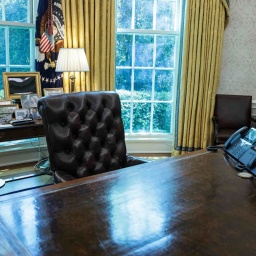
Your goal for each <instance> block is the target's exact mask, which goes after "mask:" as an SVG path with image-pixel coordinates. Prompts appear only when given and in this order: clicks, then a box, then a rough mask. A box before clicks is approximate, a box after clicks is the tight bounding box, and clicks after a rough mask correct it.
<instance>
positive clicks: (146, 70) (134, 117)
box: [115, 0, 180, 136]
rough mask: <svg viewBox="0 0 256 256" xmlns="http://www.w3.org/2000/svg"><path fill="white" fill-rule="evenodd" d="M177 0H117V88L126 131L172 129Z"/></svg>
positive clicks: (167, 131) (154, 133) (167, 132)
mask: <svg viewBox="0 0 256 256" xmlns="http://www.w3.org/2000/svg"><path fill="white" fill-rule="evenodd" d="M179 6H180V0H116V10H117V13H116V15H117V16H116V24H117V25H116V81H115V82H116V91H117V93H118V94H119V95H120V98H121V104H122V115H123V121H124V126H125V132H126V134H127V135H128V136H129V135H136V134H137V135H143V134H147V135H150V136H159V135H165V136H167V135H171V134H172V133H173V122H174V121H173V117H174V116H173V113H174V98H175V89H176V80H177V68H178V50H179V33H180V21H179V18H180V7H179Z"/></svg>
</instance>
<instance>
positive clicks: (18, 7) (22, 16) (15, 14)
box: [5, 0, 29, 22]
mask: <svg viewBox="0 0 256 256" xmlns="http://www.w3.org/2000/svg"><path fill="white" fill-rule="evenodd" d="M5 13H6V14H5V15H6V21H18V22H29V21H28V0H15V1H13V0H5Z"/></svg>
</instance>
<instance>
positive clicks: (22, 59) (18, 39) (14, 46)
mask: <svg viewBox="0 0 256 256" xmlns="http://www.w3.org/2000/svg"><path fill="white" fill-rule="evenodd" d="M24 46H25V47H24ZM29 46H30V32H29V29H18V28H10V64H11V65H29V61H30V47H29Z"/></svg>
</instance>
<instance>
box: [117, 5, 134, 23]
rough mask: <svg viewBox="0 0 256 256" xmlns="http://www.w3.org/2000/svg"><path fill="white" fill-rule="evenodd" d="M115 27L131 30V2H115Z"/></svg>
mask: <svg viewBox="0 0 256 256" xmlns="http://www.w3.org/2000/svg"><path fill="white" fill-rule="evenodd" d="M116 2H117V4H116V5H117V7H116V9H117V17H116V18H117V27H118V28H131V25H132V0H117V1H116Z"/></svg>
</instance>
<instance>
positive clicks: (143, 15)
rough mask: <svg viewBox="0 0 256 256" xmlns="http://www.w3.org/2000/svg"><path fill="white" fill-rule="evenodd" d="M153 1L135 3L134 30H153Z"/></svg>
mask: <svg viewBox="0 0 256 256" xmlns="http://www.w3.org/2000/svg"><path fill="white" fill-rule="evenodd" d="M153 7H154V0H139V1H136V3H135V29H153Z"/></svg>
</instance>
